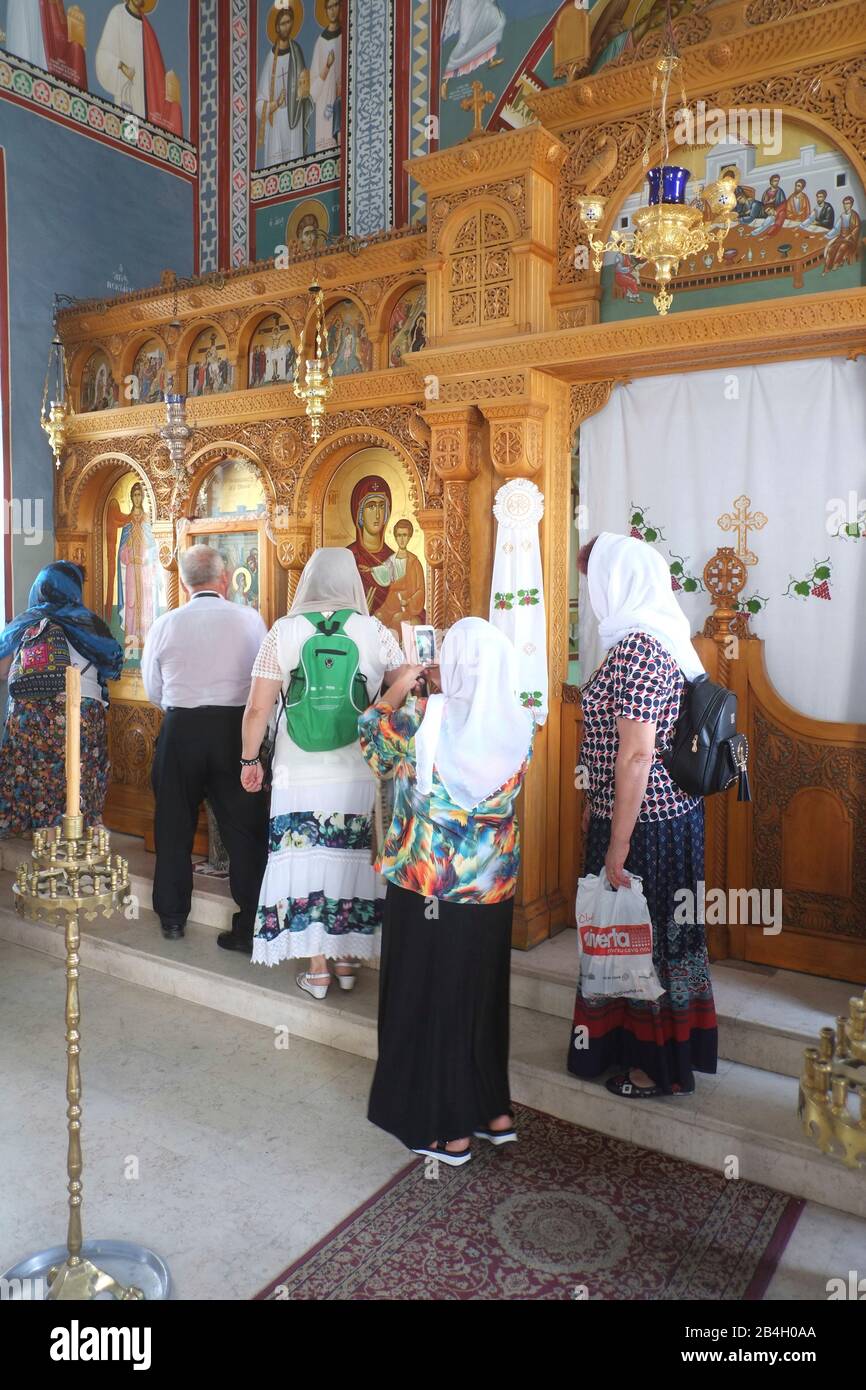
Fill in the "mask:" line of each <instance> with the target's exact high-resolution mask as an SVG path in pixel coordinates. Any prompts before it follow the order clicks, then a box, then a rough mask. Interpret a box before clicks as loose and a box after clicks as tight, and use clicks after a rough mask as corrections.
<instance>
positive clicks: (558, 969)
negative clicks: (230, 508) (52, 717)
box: [0, 834, 862, 1077]
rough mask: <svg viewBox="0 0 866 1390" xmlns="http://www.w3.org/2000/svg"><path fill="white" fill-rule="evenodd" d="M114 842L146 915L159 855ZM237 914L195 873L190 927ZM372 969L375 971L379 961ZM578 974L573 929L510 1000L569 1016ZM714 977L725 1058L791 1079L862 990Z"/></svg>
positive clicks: (16, 856)
mask: <svg viewBox="0 0 866 1390" xmlns="http://www.w3.org/2000/svg"><path fill="white" fill-rule="evenodd" d="M111 843H112V850H113V851H114V852H115V853H119V854H123V855H125V856H126V858H127V860H128V861H129V866H130V882H131V886H132V892H133V894H134V896H135V898H136V900H137V907H138V910H139V911H140V912H141V913H142V914H146V913H147V912H148V911H149V909H150V905H151V895H152V887H153V864H154V856H153V855H152V854H150V853H149V852H148V851H147V850H145V848H144V843H143V841H142V840H140V839H136V838H135V837H133V836H130V835H119V834H113V835H112V837H111ZM30 848H31V847H30V842H29V841H27V840H23V839H16V840H5V841H0V870H3V871H9V872H11V871H13V870H14V869H15V868H16V867H17V865H18V864H19V863H22V862H25V861H28V860H29V857H30ZM0 877H2V876H0ZM7 901H8V899H7ZM234 910H235V907H234V903H233V901H232V898H231V893H230V890H229V886H228V882H227V881H226V880H225V879H213V878H208V877H205V876H203V875H199V874H196V875H195V876H194V880H193V897H192V908H191V914H190V929H192V927H193V925H196V926H198V927H201V928H203V929H209V930H210V932H211V933H212V934H214V935H215V934H216V933H217V932H220V931H225V930H227V929H228V928H229V927H230V926H231V920H232V914H233V912H234ZM220 954H221V955H222V954H223V953H222V952H221V953H220ZM371 964H372V965H373V966H374V967H375V966H377V965H378V962H373V963H371ZM576 976H577V949H576V945H575V933H574V931H573V929H569V930H567V931H563V932H560V933H559V934H558V935H557V936H555V937H553V938H552V939H551V940H550V941H545V942H543V943H542V944H541V945H540V946H536V947H535V948H534V950H532V951H513V952H512V969H511V998H512V1003H514V1004H516V1005H518V1006H519V1007H521V1008H526V1009H532V1010H534V1011H535V1012H537V1013H543V1014H549V1015H550V1016H552V1017H554V1018H557V1019H570V1018H571V1017H572V1014H573V1010H574V991H575V981H576ZM712 979H713V991H714V995H715V1001H716V1012H717V1015H718V1022H719V1056H720V1057H722V1058H724V1059H725V1060H727V1061H733V1062H741V1063H743V1064H744V1065H745V1066H752V1067H760V1068H763V1069H764V1070H766V1071H772V1072H778V1073H780V1074H781V1075H783V1076H790V1077H799V1075H800V1072H801V1069H802V1062H803V1049H804V1048H805V1047H808V1046H812V1045H814V1043H815V1041H816V1039H817V1036H818V1033H819V1030H820V1029H821V1028H823V1027H824V1026H826V1025H827V1024H832V1023H833V1021H834V1020H835V1018H836V1016H837V1014H840V1013H842V1014H847V1012H848V1000H849V998H850V997H851V995H852V994H857V995H860V994H861V993H862V987H861V986H859V985H854V984H848V983H845V982H843V981H838V980H824V979H818V978H816V977H815V976H811V975H802V974H798V973H796V972H794V971H790V970H777V969H775V968H773V967H770V966H763V965H750V964H747V963H745V962H739V961H727V962H718V961H717V962H714V963H713V966H712Z"/></svg>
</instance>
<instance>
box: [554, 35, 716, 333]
mask: <svg viewBox="0 0 866 1390" xmlns="http://www.w3.org/2000/svg"><path fill="white" fill-rule="evenodd" d="M679 66H680V59H679V57H678V56H677V54H676V53H675V52H674V51H673V50H672V47H670V46H669V47H668V49H667V50H666V52H665V53H664V54H663V55H662V57H661V58H659V59H658V61H657V62H656V73H655V75H654V77H653V108H654V105H655V94H656V90H657V88H658V84H659V74H661V101H660V106H659V111H658V115H657V119H658V122H659V125H660V127H661V130H662V133H663V136H664V159H663V162H662V164H661V165H659V166H656V167H655V168H653V169H648V171H647V182H648V183H649V186H650V196H649V203H648V205H647V206H645V207H640V208H638V210H637V212H636V213H635V214H634V216H633V221H634V224H635V230H634V231H629V232H621V231H618V230H616V229H614V230H613V231H611V233H610V236H609V238H608V240H607V241H601V240H599V239H598V238H596V237H595V235H594V232H595V230H596V228H597V227H598V226H599V224H600V223H601V220H602V218H603V216H604V211H605V206H606V203H607V198H606V197H604V196H603V195H602V194H600V193H588V194H585V195H583V196H582V197H579V198H578V199H577V206H578V214H579V219H578V221H579V226H580V229H581V231H583V232H584V233H585V234H586V239H587V243H588V245H589V249H590V251H591V252H592V263H593V268H594V269H595V270H596V271H600V270H601V267H602V260H603V258H604V256H605V254H606V253H607V252H611V251H618V252H622V253H623V254H625V255H629V256H634V257H635V259H636V260H640V261H643V262H645V263H646V264H647V265H648V266H651V267H652V274H653V278H654V280H655V282H656V285H657V291H656V293H655V295H654V296H653V304H654V305H655V307H656V310H657V311H658V313H659V314H666V313H667V312H668V309H669V308H670V307H671V304H672V303H673V296H672V295H671V293H670V288H669V286H670V283H671V280H672V279H673V277H674V276H675V275H676V273H677V270H678V269H679V264H680V261H682V260H684V259H685V258H686V257H687V256H695V255H698V254H700V252H702V251H706V250H707V248H708V247H709V246H710V245H712V244H714V243H715V244H716V245H717V246H718V260H719V261H721V259H722V255H723V249H724V241H725V238H726V236H727V234H728V232H729V231H730V229H731V227H732V226H733V224H734V222H735V221H736V211H735V209H736V202H737V197H736V180H735V179H734V178H731V177H730V176H728V177H726V178H720V179H717V180H716V182H715V183H712V184H709V185H707V186H706V187H705V188H703V189H702V190H701V196H700V205H699V206H694V205H689V204H687V203H686V201H685V196H686V183H687V182H688V180H689V178H690V171H689V170H688V169H684V168H682V167H681V166H680V165H677V164H669V163H668V159H669V158H670V146H669V140H668V129H667V97H668V91H669V88H670V83H671V78H672V76H673V74H674V72H676V70H677V68H678V67H679ZM682 104H683V106H684V107H685V105H686V99H685V91H683V92H682ZM655 119H656V114H655V112H654V109H653V110H651V113H650V121H649V124H648V126H647V134H646V141H645V144H644V153H643V163H644V168H646V167H647V165H648V164H649V145H650V140H651V137H652V131H653V127H654V124H655Z"/></svg>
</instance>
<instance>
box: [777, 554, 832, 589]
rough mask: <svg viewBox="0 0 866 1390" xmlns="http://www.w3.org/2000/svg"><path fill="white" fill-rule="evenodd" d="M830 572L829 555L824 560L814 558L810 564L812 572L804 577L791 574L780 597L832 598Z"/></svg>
mask: <svg viewBox="0 0 866 1390" xmlns="http://www.w3.org/2000/svg"><path fill="white" fill-rule="evenodd" d="M831 573H832V567H831V565H830V557H829V555H828V556H827V559H826V560H820V561H818V560H816V561H814V563H813V565H812V573H811V574H809V575H807V576H806V578H805V579H795V578H794V576H793V574H792V575H791V579H790V582H789V584H788V587H787V589H786V590H785V592H784V594H783V595H782V597H783V598H793V597H794V595H796V596H797V598H809V596H810V595H811V596H812V598H823V599H829V598H832V595H831V593H830V584H831V582H832V580H831Z"/></svg>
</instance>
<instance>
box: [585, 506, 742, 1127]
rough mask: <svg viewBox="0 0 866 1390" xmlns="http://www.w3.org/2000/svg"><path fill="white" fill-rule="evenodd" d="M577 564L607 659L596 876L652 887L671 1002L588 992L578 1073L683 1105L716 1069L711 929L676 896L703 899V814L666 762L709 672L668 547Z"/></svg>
mask: <svg viewBox="0 0 866 1390" xmlns="http://www.w3.org/2000/svg"><path fill="white" fill-rule="evenodd" d="M578 563H579V567H580V570H581V572H582V573H583V574H585V575H586V577H587V583H588V588H589V601H590V604H591V606H592V609H593V612H594V613H595V616H596V619H597V620H598V631H599V637H600V639H601V644H602V646H603V647H604V649H605V651H606V653H607V655H606V656H605V658H604V660H603V661H602V663H601V665H600V666H599V667H598V669H597V670H596V671H595V672H594V674H593V675H592V676H591V677H590V679H589V680H588V681H587V683H586V684H585V685H584V687H583V689H582V691H581V696H582V703H583V722H584V738H583V746H582V749H581V764H582V766H583V767H584V768H585V769H586V772H587V774H588V782H589V787H588V791H587V794H586V802H585V806H584V830H585V831H586V833H587V838H586V853H585V858H584V873H585V874H600V873H601V872H602V870H604V871H605V872H606V874H607V878H608V881H609V882H610V884H611V885H612V886H613V887H619V886H621V885H624V884H628V882H629V874H630V873H632V874H635V875H636V876H638V877H640V879H641V880H642V885H643V891H644V894H645V896H646V900H647V906H648V907H649V913H650V917H651V918H652V924H653V962H654V964H655V968H656V972H657V974H658V977H659V980H660V982H661V984H662V986H663V987H664V990H665V993H664V994H663V995H662V996H661V997H660V998H659V999H658V1000H657V1002H656V1003H654V1004H648V1003H644V1002H643V1001H639V1000H636V999H610V1000H604V999H601V998H598V999H592V998H588V999H586V998H584V997H583V996H582V995H581V993H580V989H579V988H578V991H577V998H576V1001H575V1011H574V1031H573V1033H572V1039H571V1045H570V1047H569V1051H568V1066H569V1070H570V1071H572V1072H573V1073H574V1074H575V1076H581V1077H590V1076H598V1075H600V1074H601V1073H602V1072H603V1071H606V1070H608V1069H609V1068H611V1067H616V1068H618V1069H620V1070H619V1071H618V1073H617V1074H615V1075H613V1076H611V1077H609V1078H608V1080H607V1082H606V1085H607V1088H608V1090H610V1091H613V1092H614V1094H616V1095H622V1096H627V1097H628V1098H629V1099H638V1098H644V1097H652V1096H659V1095H684V1094H688V1093H689V1092H690V1091H693V1090H694V1085H695V1080H694V1073H695V1071H702V1072H715V1070H716V1055H717V1041H718V1039H717V1030H716V1013H715V1006H714V1004H713V991H712V986H711V984H710V973H709V960H708V957H707V946H706V940H705V937H704V929H703V926H702V924H701V923H700V922H697V921H695V920H694V919H695V917H696V916H697V915H698V914H697V913H695V912H694V911H692V912H691V913H689V914H686V913H684V912H683V911H682V909H681V907H680V904H681V903H682V901H683V900H682V897H681V896H678V894H679V893H680V892H681V890H682V889H689V890H691V893H692V898H691V902H692V903H693V904H694V903H696V902H697V901H698V884H699V882H701V881H702V880H703V877H704V807H703V802H702V800H701V799H700V797H694V796H688V795H687V794H686V793H685V792H683V791H681V790H680V788H679V787H678V786H677V785H676V784H675V783H674V782H673V781H672V780H671V778H670V776H669V775H668V773H667V771H666V769H665V767H664V765H663V763H662V762H661V754H662V753H663V752H664V751H665V750H666V749H668V748H669V747H670V746H671V743H672V741H673V729H674V724H675V723H676V720H677V718H678V716H679V713H680V705H681V702H682V696H683V690H684V687H685V682H686V681H690V680H694V679H696V678H697V677H698V676H700V675H702V674H703V669H704V668H703V666H702V665H701V663H700V661H699V660H698V656H697V653H696V652H695V649H694V647H693V646H692V642H691V637H690V633H689V624H688V619H687V618H686V615H685V613H683V611H682V609H681V608H680V606H679V604H678V603H677V600H676V598H675V597H674V594H673V592H672V589H671V576H670V571H669V569H668V567H667V564H666V563H665V561H664V558H663V557H662V555H661V554H660V553H659V552H658V551H657V550H654V549H653V547H652V546H651V545H649V544H648V543H647V542H646V541H642V540H637V539H635V538H634V537H632V536H618V535H614V534H612V533H611V532H607V531H603V532H602V533H601V535H599V536H596V537H595V539H594V540H592V541H590V542H589V544H588V545H586V546H584V547H583V549H582V550H581V552H580V556H579V558H578ZM684 917H690V918H691V920H683V919H684ZM622 1068H625V1070H621V1069H622Z"/></svg>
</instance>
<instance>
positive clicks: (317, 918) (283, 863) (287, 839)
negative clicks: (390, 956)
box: [252, 740, 385, 965]
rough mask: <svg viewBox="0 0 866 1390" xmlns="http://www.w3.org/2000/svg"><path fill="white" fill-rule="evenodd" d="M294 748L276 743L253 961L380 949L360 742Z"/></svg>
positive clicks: (370, 798) (371, 785)
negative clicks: (314, 750) (313, 750)
mask: <svg viewBox="0 0 866 1390" xmlns="http://www.w3.org/2000/svg"><path fill="white" fill-rule="evenodd" d="M280 742H282V740H281V741H280ZM281 752H282V753H284V754H286V753H287V754H288V758H287V759H286V758H281V757H280V754H281ZM299 752H300V750H297V749H295V748H294V746H291V747H290V748H288V749H285V748H283V749H281V747H280V743H278V745H277V756H276V758H275V762H274V784H275V785H274V789H273V791H272V793H271V813H270V821H269V826H268V838H269V855H268V865H267V869H266V870H265V876H264V878H263V880H262V887H261V891H260V893H259V909H258V914H257V917H256V925H255V931H254V935H253V954H252V959H253V963H254V964H260V965H276V964H277V963H278V962H279V961H281V960H289V959H298V958H302V957H303V958H306V957H309V956H326V957H328V958H329V959H331V960H333V959H336V958H337V957H340V956H355V957H357V958H358V959H362V960H369V959H371V958H374V957H376V956H378V954H379V938H380V932H381V925H382V910H383V905H384V898H385V883H384V880H383V879H382V878H381V877H380V875H379V874H377V873H376V871H375V870H374V868H373V857H372V829H373V803H374V798H375V794H376V779H375V778H374V777H373V775H372V773H370V771H369V769H368V768H367V766H366V764H365V763H364V761H363V759H362V758H361V755H360V750H359V749H358V747H357V745H354V744H353V745H351V746H350V747H349V748H346V749H338V750H336V752H334V753H325V754H317V755H315V756H314V755H312V754H306V755H304V756H303V757H301V758H299V757H298V753H299ZM313 760H314V761H313ZM341 772H343V773H344V775H342V776H340V773H341ZM323 773H325V774H326V775H327V777H328V780H322V774H323ZM305 774H306V775H305ZM310 774H313V775H310ZM316 774H318V775H316Z"/></svg>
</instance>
